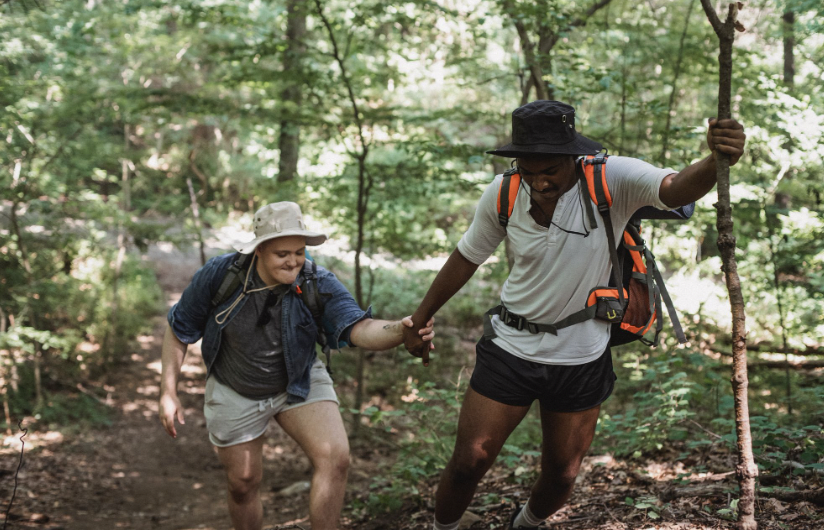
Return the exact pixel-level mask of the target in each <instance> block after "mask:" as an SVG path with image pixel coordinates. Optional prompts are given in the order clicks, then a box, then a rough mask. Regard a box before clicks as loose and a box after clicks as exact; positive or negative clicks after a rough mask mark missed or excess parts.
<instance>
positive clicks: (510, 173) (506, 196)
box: [498, 168, 521, 229]
mask: <svg viewBox="0 0 824 530" xmlns="http://www.w3.org/2000/svg"><path fill="white" fill-rule="evenodd" d="M520 187H521V175H519V174H518V170H517V169H516V168H512V169H508V170H507V171H505V172H504V178H503V179H502V180H501V185H500V186H498V223H500V225H501V226H502V227H504V229H506V226H507V225H508V224H509V218H510V217H512V210H513V209H514V208H515V199H516V198H517V197H518V190H519V189H520Z"/></svg>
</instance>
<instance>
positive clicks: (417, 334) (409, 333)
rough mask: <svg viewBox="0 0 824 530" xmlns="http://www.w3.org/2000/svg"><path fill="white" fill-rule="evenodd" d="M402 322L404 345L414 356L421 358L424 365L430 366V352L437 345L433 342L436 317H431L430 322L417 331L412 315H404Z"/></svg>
mask: <svg viewBox="0 0 824 530" xmlns="http://www.w3.org/2000/svg"><path fill="white" fill-rule="evenodd" d="M401 322H402V323H403V326H404V327H403V345H404V346H405V347H406V351H408V352H409V353H410V354H412V355H413V356H414V357H418V358H420V359H421V360H422V361H423V365H424V366H429V352H430V351H431V350H434V349H435V345H434V344H432V342H431V341H432V339H433V338H434V337H435V330H434V326H435V318H434V317H432V318H430V319H429V322H427V323H426V325H425V326H424V327H423V328H421V329H419V330H417V331H415V330H414V327H415V324H414V322H413V321H412V317H404V319H403V320H401Z"/></svg>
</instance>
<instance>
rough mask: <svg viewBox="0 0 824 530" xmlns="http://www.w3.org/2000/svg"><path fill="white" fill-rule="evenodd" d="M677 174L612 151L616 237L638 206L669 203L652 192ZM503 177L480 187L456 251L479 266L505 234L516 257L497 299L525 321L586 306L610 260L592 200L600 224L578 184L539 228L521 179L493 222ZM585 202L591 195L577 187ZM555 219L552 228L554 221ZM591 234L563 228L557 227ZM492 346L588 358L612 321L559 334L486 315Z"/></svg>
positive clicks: (527, 355) (530, 354)
mask: <svg viewBox="0 0 824 530" xmlns="http://www.w3.org/2000/svg"><path fill="white" fill-rule="evenodd" d="M673 173H675V171H673V170H672V169H659V168H656V167H654V166H652V165H650V164H648V163H646V162H643V161H641V160H637V159H635V158H627V157H621V156H610V157H609V160H608V161H607V164H606V174H607V186H608V187H609V190H610V193H611V194H612V200H613V203H612V208H610V214H611V216H612V223H613V228H614V230H615V241H616V242H618V241H620V239H621V234H622V233H623V229H624V226H625V225H626V224H627V222H628V221H629V218H630V217H631V216H632V214H633V213H635V211H636V210H638V209H639V208H641V207H642V206H654V207H656V208H661V209H669V208H668V207H667V206H666V205H665V204H664V203H663V202H661V199H660V198H659V196H658V191H659V189H660V187H661V182H662V181H663V180H664V177H666V176H667V175H671V174H673ZM502 178H503V176H502V175H498V176H497V177H495V180H494V181H493V182H492V183H491V184H490V185H489V186H488V187H487V188H486V190H485V191H484V194H483V196H482V197H481V200H480V202H479V203H478V208H477V210H476V211H475V218H474V220H473V221H472V225H470V227H469V230H467V231H466V233H465V234H464V235H463V237H462V238H461V240H460V242H459V243H458V251H459V252H460V253H461V254H462V255H463V256H464V257H465V258H466V259H468V260H469V261H471V262H472V263H475V264H478V265H480V264H482V263H483V262H484V261H486V260H487V258H489V256H491V255H492V253H493V252H494V251H495V249H496V248H497V247H498V245H499V244H500V243H501V241H503V239H504V237H508V238H509V243H510V248H511V249H512V251H513V253H514V256H515V263H514V265H513V266H512V270H511V271H510V273H509V277H508V278H507V280H506V282H504V286H503V289H502V290H501V301H502V302H503V303H504V305H505V306H506V307H507V309H509V310H510V311H512V312H513V313H515V314H517V315H521V316H523V317H525V318H526V319H527V320H529V321H530V322H536V323H541V324H554V323H555V322H558V321H559V320H561V319H563V318H566V317H567V316H569V315H571V314H573V313H576V312H578V311H580V310H581V309H584V307H585V305H586V300H587V297H588V295H589V291H590V290H591V289H592V288H593V287H596V286H605V285H607V284H608V282H609V276H610V270H611V264H610V259H609V248H608V246H609V245H608V242H607V235H606V229H605V228H604V221H603V218H601V216H600V214H599V213H598V211H597V209H596V208H595V206H594V203H593V212H594V215H595V218H596V221H597V223H598V228H596V229H594V230H593V229H592V228H591V227H590V226H589V222H588V220H587V217H586V212H585V210H584V205H583V203H582V199H581V197H582V195H581V190H580V186H581V184H580V182H577V183H576V184H575V186H573V188H572V189H570V190H569V191H567V192H566V193H565V194H564V195H562V196H561V198H560V199H558V203H557V206H556V207H555V212H554V213H553V215H552V222H553V224H551V225H550V227H549V228H545V227H543V226H541V225H539V224H538V223H536V222H535V220H534V219H533V218H532V216H531V215H529V209H530V201H529V195H528V193H527V191H528V187H526V188H524V187H523V186H525V183H523V184H522V188H521V189H520V190H519V192H518V195H517V198H516V199H515V206H514V208H513V210H512V216H511V217H510V219H509V224H508V226H507V229H506V230H504V229H503V227H501V225H500V224H499V223H498V210H497V199H498V187H499V186H500V184H501V179H502ZM583 191H584V193H585V196H586V197H587V200H589V193H588V191H587V190H586V189H584V190H583ZM556 225H557V226H556ZM558 226H560V227H561V228H563V229H565V230H568V231H574V232H581V233H584V232H585V229H586V231H589V232H590V233H589V236H587V237H583V236H582V235H577V234H569V233H567V232H564V231H563V230H561V229H560V228H558ZM492 326H493V328H494V329H495V333H496V334H497V335H498V336H497V338H495V339H493V341H494V342H495V344H497V345H498V346H500V347H501V348H503V349H504V350H506V351H507V352H509V353H511V354H513V355H515V356H517V357H521V358H523V359H526V360H528V361H533V362H538V363H543V364H560V365H576V364H584V363H588V362H590V361H594V360H595V359H597V358H598V357H600V355H601V354H602V353H603V352H604V350H605V349H606V347H607V343H608V342H609V333H610V324H609V323H607V322H602V321H600V320H594V319H593V320H587V321H585V322H581V323H579V324H575V325H572V326H569V327H567V328H563V329H560V330H558V335H557V336H556V335H552V334H551V333H538V334H537V335H533V334H531V333H529V332H528V331H526V330H522V331H518V330H517V329H515V328H512V327H510V326H507V325H505V324H503V323H502V322H501V321H500V318H499V317H498V316H494V317H492Z"/></svg>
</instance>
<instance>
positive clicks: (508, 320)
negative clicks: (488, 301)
mask: <svg viewBox="0 0 824 530" xmlns="http://www.w3.org/2000/svg"><path fill="white" fill-rule="evenodd" d="M595 311H596V306H594V305H592V306H590V307H587V308H586V309H582V310H581V311H578V312H577V313H573V314H571V315H569V316H568V317H566V318H564V319H562V320H560V321H558V322H556V323H555V324H539V323H537V322H530V321H529V320H527V319H526V318H524V317H522V316H520V315H516V314H515V313H513V312H511V311H510V310H508V309H507V308H506V306H505V305H504V304H503V303H500V304H498V305H496V306H495V307H493V308H492V309H490V310H489V311H487V312H486V314H485V315H484V335H483V336H484V338H485V339H490V338H495V337H496V336H497V335H496V334H495V330H494V328H493V327H492V317H493V316H495V315H498V317H499V318H500V319H501V322H503V323H504V324H506V325H507V326H509V327H511V328H515V329H517V330H518V331H522V330H526V331H528V332H530V333H531V334H533V335H537V334H538V333H552V334H553V335H557V334H558V330H559V329H563V328H567V327H569V326H572V325H574V324H579V323H581V322H586V321H587V320H592V319H593V318H595Z"/></svg>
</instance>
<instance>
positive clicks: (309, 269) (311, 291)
mask: <svg viewBox="0 0 824 530" xmlns="http://www.w3.org/2000/svg"><path fill="white" fill-rule="evenodd" d="M298 294H299V295H300V298H301V300H303V303H304V304H306V307H308V308H309V312H310V313H312V318H313V319H314V321H315V323H316V324H317V326H318V336H317V341H318V344H320V349H321V351H322V352H323V354H324V355H325V356H326V371H327V373H329V376H330V377H331V376H332V373H333V372H332V355H331V349H332V348H331V346H329V340H328V339H327V338H326V333H325V331H324V329H323V323H322V322H321V319H322V318H323V310H324V306H325V302H324V300H323V299H324V297H326V296H330V295H328V294H324V293H321V292H320V289H319V288H318V264H317V263H315V262H314V261H312V260H311V259H307V260H306V261H305V262H304V263H303V279H301V281H300V282H299V283H298Z"/></svg>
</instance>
